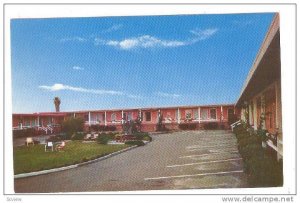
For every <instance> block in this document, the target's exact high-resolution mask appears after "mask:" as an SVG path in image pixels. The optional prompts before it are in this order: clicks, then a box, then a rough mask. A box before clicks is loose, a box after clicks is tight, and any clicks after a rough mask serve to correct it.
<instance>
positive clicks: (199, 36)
mask: <svg viewBox="0 0 300 203" xmlns="http://www.w3.org/2000/svg"><path fill="white" fill-rule="evenodd" d="M217 31H218V29H217V28H209V29H204V30H203V29H199V28H196V29H194V30H190V33H192V34H193V35H195V36H196V38H195V39H196V40H198V41H200V40H205V39H208V38H210V37H211V36H213V35H214V34H216V32H217Z"/></svg>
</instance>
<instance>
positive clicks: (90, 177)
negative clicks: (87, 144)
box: [15, 131, 247, 193]
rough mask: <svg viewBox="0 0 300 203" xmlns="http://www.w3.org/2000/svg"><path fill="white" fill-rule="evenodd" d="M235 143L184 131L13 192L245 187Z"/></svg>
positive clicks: (24, 183)
mask: <svg viewBox="0 0 300 203" xmlns="http://www.w3.org/2000/svg"><path fill="white" fill-rule="evenodd" d="M242 170H243V166H242V160H241V157H240V156H239V154H238V152H237V146H236V139H235V137H234V135H233V134H232V133H230V132H227V131H185V132H176V133H170V134H159V135H154V136H153V141H152V142H151V143H148V144H147V145H146V146H143V147H138V148H135V149H133V150H130V151H128V152H125V153H122V154H119V155H117V156H114V157H112V158H109V159H106V160H103V161H99V162H95V163H92V164H89V165H85V166H81V167H78V168H74V169H70V170H66V171H61V172H57V173H52V174H47V175H41V176H36V177H29V178H21V179H15V191H16V192H17V193H23V192H26V193H32V192H34V193H46V192H84V191H132V190H161V189H192V188H238V187H247V181H246V175H245V174H244V173H243V171H242Z"/></svg>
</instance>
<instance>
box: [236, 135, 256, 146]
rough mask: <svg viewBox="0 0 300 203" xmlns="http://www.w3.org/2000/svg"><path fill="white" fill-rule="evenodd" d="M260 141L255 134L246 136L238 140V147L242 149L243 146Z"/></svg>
mask: <svg viewBox="0 0 300 203" xmlns="http://www.w3.org/2000/svg"><path fill="white" fill-rule="evenodd" d="M260 143H261V142H260V139H259V138H258V137H257V136H255V135H252V136H247V137H244V138H242V139H240V140H239V141H238V148H239V149H242V148H243V147H246V146H247V145H250V144H260Z"/></svg>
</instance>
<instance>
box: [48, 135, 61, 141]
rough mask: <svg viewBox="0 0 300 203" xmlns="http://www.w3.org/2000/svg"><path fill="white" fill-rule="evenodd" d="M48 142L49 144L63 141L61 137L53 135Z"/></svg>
mask: <svg viewBox="0 0 300 203" xmlns="http://www.w3.org/2000/svg"><path fill="white" fill-rule="evenodd" d="M46 141H47V142H59V141H61V138H60V137H59V136H55V135H52V136H50V137H49V138H48V139H47V140H46Z"/></svg>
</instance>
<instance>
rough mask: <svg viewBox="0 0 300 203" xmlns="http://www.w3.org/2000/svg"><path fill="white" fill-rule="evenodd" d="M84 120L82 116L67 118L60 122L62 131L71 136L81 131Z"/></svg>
mask: <svg viewBox="0 0 300 203" xmlns="http://www.w3.org/2000/svg"><path fill="white" fill-rule="evenodd" d="M83 128H84V120H83V119H82V118H68V119H67V120H65V121H64V122H63V123H62V131H63V132H64V133H66V134H67V137H71V136H72V135H73V134H74V133H76V132H82V131H83Z"/></svg>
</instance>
